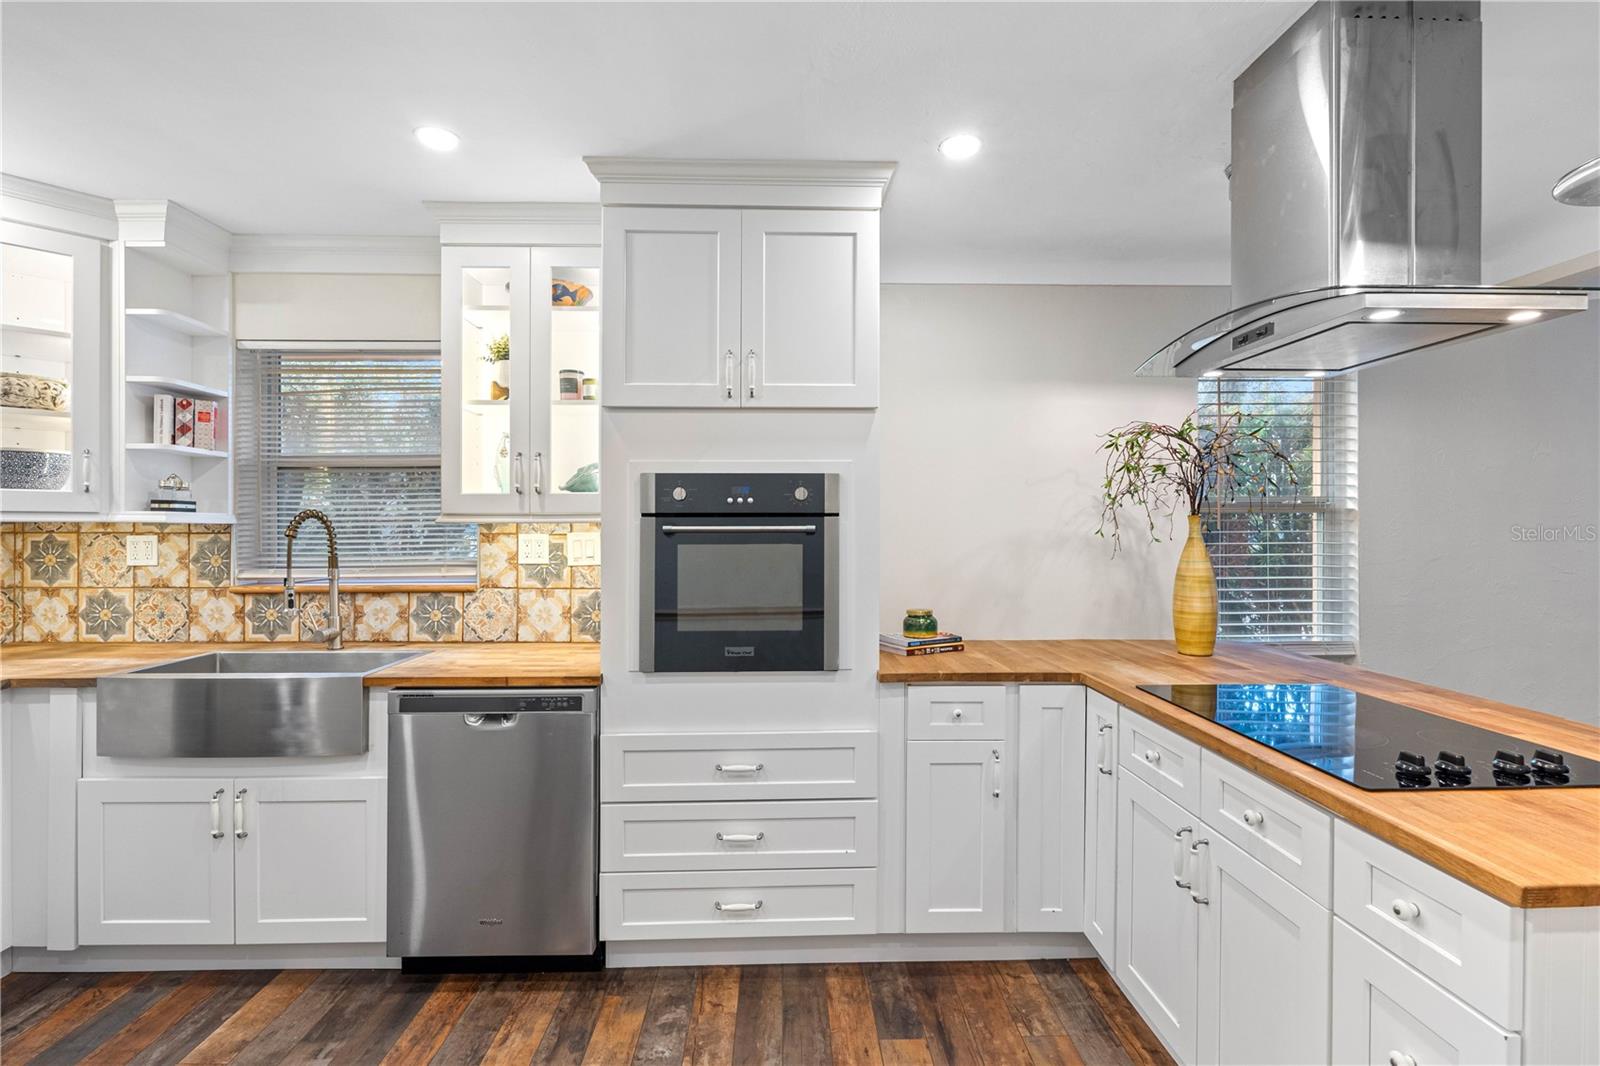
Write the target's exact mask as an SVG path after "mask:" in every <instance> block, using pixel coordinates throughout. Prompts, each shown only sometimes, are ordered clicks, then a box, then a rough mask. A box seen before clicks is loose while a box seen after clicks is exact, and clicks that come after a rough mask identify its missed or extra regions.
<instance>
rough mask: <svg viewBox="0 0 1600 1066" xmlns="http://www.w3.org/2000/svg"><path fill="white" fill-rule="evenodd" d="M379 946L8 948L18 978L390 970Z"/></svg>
mask: <svg viewBox="0 0 1600 1066" xmlns="http://www.w3.org/2000/svg"><path fill="white" fill-rule="evenodd" d="M384 950H385V949H384V946H383V945H382V944H194V945H177V946H170V947H124V946H100V947H85V948H78V949H77V950H75V951H46V950H44V949H43V948H23V947H15V948H12V949H11V950H10V951H9V952H7V954H9V955H10V956H11V958H10V963H11V966H12V967H13V968H14V969H16V970H17V971H18V972H19V973H48V972H60V973H102V972H114V971H122V970H281V969H296V970H393V969H399V967H400V960H399V959H393V958H390V957H389V956H388V955H386V954H384Z"/></svg>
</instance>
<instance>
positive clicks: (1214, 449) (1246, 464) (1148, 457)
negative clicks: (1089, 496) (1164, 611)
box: [1095, 411, 1298, 655]
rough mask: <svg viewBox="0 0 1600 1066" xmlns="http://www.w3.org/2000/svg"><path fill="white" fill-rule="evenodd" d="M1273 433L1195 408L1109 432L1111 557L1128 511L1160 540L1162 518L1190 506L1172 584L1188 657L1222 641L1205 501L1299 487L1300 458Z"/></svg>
mask: <svg viewBox="0 0 1600 1066" xmlns="http://www.w3.org/2000/svg"><path fill="white" fill-rule="evenodd" d="M1267 430H1268V426H1267V425H1266V424H1265V423H1264V422H1260V421H1258V420H1247V419H1246V418H1245V416H1244V415H1243V414H1241V413H1240V412H1238V411H1230V412H1226V413H1223V414H1220V415H1218V416H1217V417H1216V418H1215V419H1214V420H1212V421H1210V422H1201V421H1200V420H1199V415H1198V412H1195V413H1192V414H1189V415H1187V416H1185V418H1184V420H1183V422H1182V423H1180V424H1179V425H1176V426H1169V425H1163V424H1161V423H1159V422H1130V423H1128V424H1127V425H1125V426H1121V427H1119V428H1117V429H1113V430H1112V431H1111V432H1109V433H1106V434H1104V441H1105V443H1103V444H1102V445H1101V446H1100V450H1101V451H1102V452H1104V453H1105V456H1106V476H1105V482H1104V483H1103V485H1102V486H1101V489H1102V509H1101V512H1100V528H1099V529H1097V530H1096V531H1095V532H1096V534H1097V535H1098V536H1101V537H1104V536H1106V531H1107V529H1108V528H1109V530H1110V536H1111V544H1112V554H1115V553H1116V550H1117V549H1118V548H1120V547H1121V546H1122V525H1121V513H1122V510H1123V508H1129V509H1132V510H1137V511H1140V512H1142V513H1143V516H1144V526H1145V531H1146V532H1147V533H1148V535H1149V537H1150V539H1151V540H1152V541H1156V542H1159V541H1160V540H1161V536H1160V533H1159V531H1158V530H1157V528H1156V516H1157V515H1169V516H1170V515H1173V514H1176V513H1177V509H1178V507H1179V506H1180V505H1182V506H1183V507H1184V508H1186V514H1187V515H1188V518H1189V539H1188V541H1187V542H1186V543H1185V544H1184V546H1183V553H1182V554H1181V555H1180V556H1179V557H1178V573H1177V577H1176V579H1175V580H1174V581H1173V586H1172V631H1173V638H1174V640H1175V641H1176V643H1177V645H1178V651H1180V652H1182V653H1183V654H1185V655H1210V654H1211V653H1212V652H1213V651H1215V650H1216V645H1217V578H1216V571H1215V570H1214V569H1213V567H1212V564H1211V553H1210V552H1208V551H1207V550H1206V543H1205V536H1204V528H1203V526H1202V521H1201V516H1202V515H1203V514H1204V513H1205V505H1206V504H1207V503H1208V502H1210V503H1231V502H1233V501H1235V500H1238V499H1240V498H1245V499H1264V498H1266V497H1268V496H1269V495H1278V494H1280V493H1282V492H1283V491H1284V490H1285V489H1286V488H1291V487H1293V486H1296V485H1297V484H1298V478H1297V475H1296V473H1295V467H1294V460H1293V459H1292V458H1291V457H1290V456H1289V455H1288V453H1286V452H1285V451H1284V450H1283V449H1282V448H1281V447H1280V446H1279V445H1278V444H1277V443H1276V442H1275V441H1273V440H1272V439H1271V438H1270V437H1268V436H1267Z"/></svg>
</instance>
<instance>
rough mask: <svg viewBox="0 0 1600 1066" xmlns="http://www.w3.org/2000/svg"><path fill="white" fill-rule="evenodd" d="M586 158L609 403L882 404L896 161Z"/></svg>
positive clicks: (839, 405) (607, 400)
mask: <svg viewBox="0 0 1600 1066" xmlns="http://www.w3.org/2000/svg"><path fill="white" fill-rule="evenodd" d="M588 162H589V165H590V169H591V170H592V171H593V172H594V174H595V176H596V177H597V178H599V179H600V182H601V202H602V204H603V205H604V206H603V214H602V218H601V229H602V243H603V246H604V252H605V263H606V270H607V274H608V279H609V284H610V292H609V294H608V297H609V298H608V299H607V300H606V301H605V302H604V303H603V304H602V308H601V320H602V325H603V327H604V328H603V333H604V349H605V350H604V365H605V376H606V380H607V382H608V389H607V391H606V393H605V404H606V406H608V407H824V408H825V407H844V408H851V407H855V408H873V407H876V406H877V405H878V208H879V206H881V203H882V195H883V190H884V188H885V187H886V186H887V184H888V180H889V175H890V173H892V171H893V167H892V166H889V165H887V164H848V163H847V164H794V163H791V164H780V163H770V164H754V163H715V162H707V163H700V162H695V161H663V160H614V159H613V160H589V161H588ZM735 204H736V205H738V206H731V205H735ZM725 205H727V206H725Z"/></svg>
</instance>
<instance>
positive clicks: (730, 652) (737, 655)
mask: <svg viewBox="0 0 1600 1066" xmlns="http://www.w3.org/2000/svg"><path fill="white" fill-rule="evenodd" d="M722 657H723V658H724V659H754V658H755V657H756V649H755V648H754V647H753V646H752V645H749V644H745V645H742V646H739V647H725V648H723V649H722Z"/></svg>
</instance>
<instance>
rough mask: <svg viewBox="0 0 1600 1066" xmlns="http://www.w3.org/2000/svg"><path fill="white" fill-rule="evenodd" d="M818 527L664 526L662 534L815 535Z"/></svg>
mask: <svg viewBox="0 0 1600 1066" xmlns="http://www.w3.org/2000/svg"><path fill="white" fill-rule="evenodd" d="M816 531H817V527H816V526H662V527H661V532H662V533H665V534H668V535H670V534H673V533H815V532H816Z"/></svg>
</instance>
